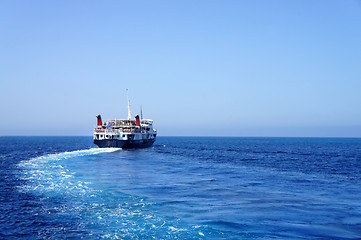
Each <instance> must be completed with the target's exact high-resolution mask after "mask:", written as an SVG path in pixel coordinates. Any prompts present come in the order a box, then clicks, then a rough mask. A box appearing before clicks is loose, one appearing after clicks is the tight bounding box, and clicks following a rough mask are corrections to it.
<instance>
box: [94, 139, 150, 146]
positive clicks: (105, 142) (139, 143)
mask: <svg viewBox="0 0 361 240" xmlns="http://www.w3.org/2000/svg"><path fill="white" fill-rule="evenodd" d="M154 141H155V139H152V140H118V139H103V140H94V144H95V145H97V146H98V147H100V148H112V147H113V148H146V147H150V146H152V145H153V143H154Z"/></svg>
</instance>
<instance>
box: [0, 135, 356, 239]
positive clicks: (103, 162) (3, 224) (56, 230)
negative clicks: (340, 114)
mask: <svg viewBox="0 0 361 240" xmlns="http://www.w3.org/2000/svg"><path fill="white" fill-rule="evenodd" d="M0 164H1V166H0V178H1V181H0V213H1V214H0V239H361V185H360V184H361V139H336V138H208V137H204V138H203V137H202V138H201V137H159V138H158V139H157V141H156V143H155V144H154V146H153V147H151V148H148V149H138V150H121V149H99V148H96V147H95V145H93V144H92V139H91V137H90V138H89V137H1V138H0Z"/></svg>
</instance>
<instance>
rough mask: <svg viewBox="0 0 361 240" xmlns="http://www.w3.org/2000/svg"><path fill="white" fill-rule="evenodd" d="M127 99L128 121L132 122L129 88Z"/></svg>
mask: <svg viewBox="0 0 361 240" xmlns="http://www.w3.org/2000/svg"><path fill="white" fill-rule="evenodd" d="M127 99H128V120H132V114H131V113H130V100H129V95H128V88H127Z"/></svg>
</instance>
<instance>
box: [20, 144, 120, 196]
mask: <svg viewBox="0 0 361 240" xmlns="http://www.w3.org/2000/svg"><path fill="white" fill-rule="evenodd" d="M118 150H120V148H91V149H86V150H77V151H72V152H62V153H57V154H49V155H45V156H41V157H36V158H32V159H30V160H27V161H22V162H20V163H19V164H18V166H19V167H20V168H23V169H25V170H26V171H24V172H22V174H23V175H22V176H21V178H22V179H24V180H27V181H28V182H27V183H28V184H26V185H23V186H21V187H20V190H22V191H32V190H35V191H40V192H61V191H65V192H69V193H70V192H71V193H72V194H75V195H84V194H86V193H89V194H91V192H92V191H91V190H88V189H89V187H88V186H87V185H88V183H86V182H82V181H79V180H78V179H75V178H74V174H73V173H72V172H70V171H69V170H68V169H66V168H64V167H63V166H62V165H61V162H59V161H62V160H66V159H69V158H75V157H82V156H89V155H94V154H99V153H107V152H115V151H118Z"/></svg>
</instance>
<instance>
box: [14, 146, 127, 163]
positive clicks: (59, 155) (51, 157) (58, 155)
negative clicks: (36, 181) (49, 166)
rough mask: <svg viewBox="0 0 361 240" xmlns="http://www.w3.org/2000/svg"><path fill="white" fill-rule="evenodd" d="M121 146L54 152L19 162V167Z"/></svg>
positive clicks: (111, 149) (100, 151)
mask: <svg viewBox="0 0 361 240" xmlns="http://www.w3.org/2000/svg"><path fill="white" fill-rule="evenodd" d="M120 149H121V148H90V149H85V150H76V151H71V152H62V153H55V154H49V155H45V156H41V157H36V158H32V159H30V160H25V161H22V162H20V163H19V166H20V167H23V166H26V165H30V164H32V163H33V162H36V161H39V160H40V161H41V160H47V161H59V160H62V159H68V158H72V157H81V156H88V155H94V154H99V153H107V152H115V151H119V150H120Z"/></svg>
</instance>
